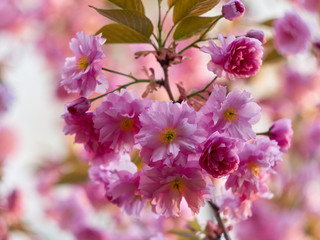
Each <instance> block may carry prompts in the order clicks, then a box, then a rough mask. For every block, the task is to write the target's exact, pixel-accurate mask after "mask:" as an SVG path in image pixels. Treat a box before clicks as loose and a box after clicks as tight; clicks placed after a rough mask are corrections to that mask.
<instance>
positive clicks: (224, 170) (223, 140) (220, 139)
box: [199, 132, 242, 178]
mask: <svg viewBox="0 0 320 240" xmlns="http://www.w3.org/2000/svg"><path fill="white" fill-rule="evenodd" d="M241 147H242V144H241V142H240V141H239V140H237V139H234V138H231V137H229V136H227V135H225V134H219V133H217V132H215V133H213V134H212V135H211V136H210V137H209V139H208V140H207V141H206V142H205V143H204V150H203V152H202V155H201V157H200V160H199V163H200V166H201V167H202V168H203V169H204V170H206V171H207V172H208V173H209V174H210V175H211V176H213V177H215V178H219V177H222V176H224V175H226V174H228V173H232V172H234V171H235V170H237V168H238V164H239V157H238V152H239V151H240V149H241Z"/></svg>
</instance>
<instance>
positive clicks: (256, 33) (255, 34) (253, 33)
mask: <svg viewBox="0 0 320 240" xmlns="http://www.w3.org/2000/svg"><path fill="white" fill-rule="evenodd" d="M246 37H249V38H255V39H258V40H259V41H260V42H261V43H262V44H264V43H265V42H266V38H265V37H264V32H263V31H262V30H259V29H252V30H250V31H248V32H247V34H246Z"/></svg>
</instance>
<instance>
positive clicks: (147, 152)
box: [136, 101, 206, 166]
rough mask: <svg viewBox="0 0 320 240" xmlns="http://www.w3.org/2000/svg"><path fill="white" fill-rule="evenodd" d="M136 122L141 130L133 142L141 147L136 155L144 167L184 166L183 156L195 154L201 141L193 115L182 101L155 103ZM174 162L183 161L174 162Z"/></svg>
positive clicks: (199, 130)
mask: <svg viewBox="0 0 320 240" xmlns="http://www.w3.org/2000/svg"><path fill="white" fill-rule="evenodd" d="M140 121H141V126H142V127H141V130H140V132H139V133H138V134H137V135H136V141H137V143H139V144H140V145H141V146H142V149H141V154H140V155H141V157H142V161H144V162H145V163H147V164H152V163H155V162H158V161H160V162H161V163H164V164H166V165H169V166H171V165H175V164H185V161H186V158H187V157H186V156H187V155H188V154H192V153H196V152H197V151H199V150H200V149H199V148H200V147H199V144H200V143H201V142H203V141H204V140H205V134H206V133H205V131H204V130H203V129H202V128H200V127H199V126H198V122H197V121H198V120H197V112H195V111H194V110H193V109H192V108H191V107H189V106H188V105H187V103H185V102H182V103H181V104H180V103H172V102H171V101H168V102H165V101H163V102H159V101H156V102H154V103H153V104H152V106H151V107H150V108H149V109H148V110H147V111H145V112H143V113H142V114H141V116H140ZM145 156H147V157H145ZM184 156H185V157H184ZM177 157H178V158H177ZM179 157H182V158H179ZM178 159H180V160H181V159H185V161H184V162H181V161H175V160H178Z"/></svg>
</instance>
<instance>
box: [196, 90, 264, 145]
mask: <svg viewBox="0 0 320 240" xmlns="http://www.w3.org/2000/svg"><path fill="white" fill-rule="evenodd" d="M200 119H201V120H200V124H201V125H202V126H203V128H204V129H206V130H207V132H208V133H209V134H212V133H214V132H215V131H218V132H220V133H223V132H225V133H227V134H229V135H230V136H231V137H234V138H240V139H243V140H249V139H252V138H255V136H256V134H255V132H254V131H253V130H252V125H253V124H255V123H257V122H258V121H259V120H260V107H259V105H258V104H256V103H255V102H253V97H252V95H251V94H250V93H249V92H246V91H243V90H239V89H235V90H233V91H231V92H230V93H229V94H228V95H226V88H225V87H222V86H215V87H214V89H213V92H212V93H211V95H210V97H209V99H208V101H207V102H206V104H205V106H204V107H203V108H201V110H200Z"/></svg>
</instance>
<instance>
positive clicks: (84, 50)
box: [61, 32, 108, 97]
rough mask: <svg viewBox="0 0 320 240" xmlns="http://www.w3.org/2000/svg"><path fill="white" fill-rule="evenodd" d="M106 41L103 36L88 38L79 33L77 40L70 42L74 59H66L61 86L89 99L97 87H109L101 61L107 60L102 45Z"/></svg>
mask: <svg viewBox="0 0 320 240" xmlns="http://www.w3.org/2000/svg"><path fill="white" fill-rule="evenodd" d="M105 41H106V40H105V39H103V38H101V34H100V35H97V36H94V35H91V36H87V35H86V34H85V33H83V32H80V33H77V38H73V39H72V40H71V42H70V49H71V50H72V51H73V53H74V54H75V56H74V57H68V58H66V61H65V65H64V69H63V73H62V82H61V85H62V86H64V88H65V89H66V90H67V91H68V92H79V93H80V96H83V97H87V96H89V95H90V94H91V93H93V92H94V91H95V90H96V87H97V85H103V86H104V87H105V88H107V87H108V82H107V80H106V79H105V76H104V75H103V73H102V72H101V69H102V63H101V60H102V59H104V58H105V55H104V52H103V50H102V44H103V43H104V42H105Z"/></svg>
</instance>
